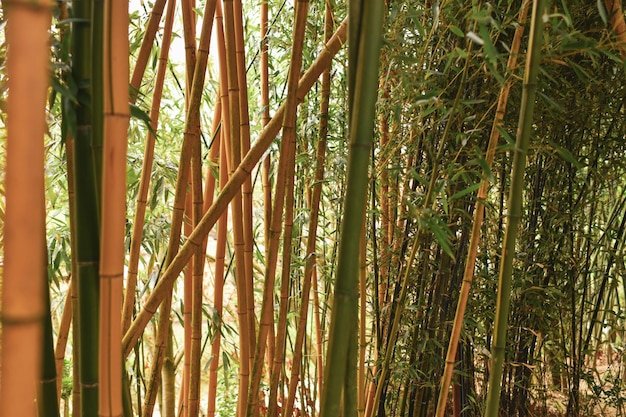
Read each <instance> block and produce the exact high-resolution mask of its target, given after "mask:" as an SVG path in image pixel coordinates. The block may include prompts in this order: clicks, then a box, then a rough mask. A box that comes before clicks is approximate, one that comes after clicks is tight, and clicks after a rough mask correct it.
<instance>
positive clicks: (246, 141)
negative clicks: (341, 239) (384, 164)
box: [233, 0, 256, 366]
mask: <svg viewBox="0 0 626 417" xmlns="http://www.w3.org/2000/svg"><path fill="white" fill-rule="evenodd" d="M233 6H234V12H235V55H236V57H237V78H238V84H239V133H240V142H241V157H242V158H243V157H244V156H245V155H246V154H247V153H248V151H249V150H250V114H249V113H250V112H249V110H248V81H247V77H246V55H245V47H244V33H243V10H242V5H241V0H235V1H234V2H233ZM241 193H242V198H243V207H242V216H243V219H242V220H243V253H244V260H245V265H246V270H245V274H246V275H245V277H246V281H245V283H246V292H247V294H246V300H247V307H246V308H247V318H248V333H249V334H250V335H251V337H250V338H249V344H250V350H249V357H248V360H249V362H250V366H252V362H253V361H254V346H255V337H254V335H255V334H256V326H255V323H256V320H255V314H254V286H253V272H252V271H253V266H252V264H253V249H254V237H253V234H254V230H253V225H252V176H251V175H249V176H248V178H246V180H245V181H244V183H243V186H242V189H241Z"/></svg>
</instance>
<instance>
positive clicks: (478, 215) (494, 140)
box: [436, 0, 530, 417]
mask: <svg viewBox="0 0 626 417" xmlns="http://www.w3.org/2000/svg"><path fill="white" fill-rule="evenodd" d="M529 5H530V1H529V0H525V1H524V4H523V5H522V8H521V10H520V14H519V19H518V21H519V26H518V27H517V28H516V29H515V35H514V36H513V42H512V44H511V53H510V55H509V59H508V62H507V68H508V69H509V70H510V71H513V70H514V69H515V67H516V65H517V56H518V52H519V47H520V43H521V41H522V35H523V33H524V25H525V23H526V16H527V14H528V8H529V7H528V6H529ZM512 84H513V77H509V78H508V79H507V81H506V83H505V84H504V85H503V86H502V88H501V89H500V94H499V97H498V104H497V108H496V115H495V118H494V120H493V124H492V126H491V134H490V136H489V144H488V146H487V153H486V162H487V166H488V167H489V168H491V166H492V164H493V159H494V157H495V153H496V146H497V145H498V140H499V138H500V130H499V128H500V127H501V126H502V121H503V119H504V115H505V112H506V105H507V103H508V97H509V91H510V89H511V85H512ZM488 188H489V179H488V178H484V179H483V180H482V181H481V185H480V189H479V190H478V195H477V199H476V203H475V206H474V218H473V221H472V231H471V237H470V243H469V249H468V253H467V261H466V262H465V269H464V271H463V282H462V284H461V291H460V295H459V300H458V304H457V309H456V313H455V316H454V324H453V326H452V332H451V333H452V334H451V336H450V342H449V344H448V351H447V354H446V365H445V368H444V372H443V375H442V377H441V384H440V388H439V399H438V402H437V410H436V415H437V417H443V415H444V413H445V407H446V402H447V399H448V388H449V387H450V381H451V380H452V373H453V371H454V363H455V361H456V356H457V355H456V352H457V347H458V345H459V338H460V336H461V329H462V327H463V317H464V316H465V308H466V306H467V300H468V299H469V294H470V286H471V284H472V280H473V277H474V267H475V265H476V257H477V255H478V243H479V240H480V231H481V229H482V225H483V219H484V215H485V204H484V201H485V199H486V198H487V190H488Z"/></svg>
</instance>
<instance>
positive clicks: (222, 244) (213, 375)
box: [207, 133, 228, 417]
mask: <svg viewBox="0 0 626 417" xmlns="http://www.w3.org/2000/svg"><path fill="white" fill-rule="evenodd" d="M218 135H220V136H221V133H219V134H218ZM223 142H225V141H223ZM225 146H226V144H225V143H224V144H222V146H221V147H222V150H221V152H220V160H221V161H220V188H222V187H223V186H224V185H225V184H226V179H227V178H228V166H227V162H226V148H225ZM227 228H228V210H225V211H224V214H222V217H220V220H219V223H218V226H217V245H216V248H215V274H214V277H215V282H214V284H213V307H214V308H215V312H216V316H217V317H218V319H219V320H220V322H221V320H222V310H223V300H224V269H225V268H224V266H225V258H226V231H227ZM220 327H221V326H217V327H216V328H215V329H214V332H215V333H214V334H215V336H214V339H213V343H211V362H210V365H209V398H208V405H207V417H215V400H216V394H217V368H218V365H219V357H220V342H221V340H222V338H221V333H220Z"/></svg>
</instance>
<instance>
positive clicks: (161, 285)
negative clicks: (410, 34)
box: [123, 20, 347, 355]
mask: <svg viewBox="0 0 626 417" xmlns="http://www.w3.org/2000/svg"><path fill="white" fill-rule="evenodd" d="M346 29H347V21H345V20H344V22H343V23H342V24H341V25H340V26H339V28H338V29H337V31H336V32H335V34H334V35H333V37H332V38H331V40H330V41H329V42H328V43H327V44H326V47H325V48H324V49H323V51H322V52H321V53H320V55H319V56H318V57H317V59H316V60H315V62H314V63H313V64H312V65H311V67H310V68H309V70H308V71H307V72H306V73H305V74H304V75H303V76H302V77H301V79H300V83H299V85H298V97H303V96H304V94H306V93H307V92H308V91H309V90H310V89H311V87H312V86H313V84H314V83H315V80H316V79H317V78H318V77H319V75H320V74H321V73H322V71H323V70H324V69H325V68H326V67H327V66H328V65H329V64H330V61H331V60H332V58H333V57H334V56H335V54H336V53H337V52H338V51H339V49H340V48H341V46H342V45H343V44H344V42H345V39H346ZM285 107H286V106H285V104H284V103H283V104H282V105H281V106H280V107H279V109H278V111H277V112H276V115H275V116H274V117H273V118H272V120H271V121H270V122H269V123H268V125H267V126H266V127H265V129H263V131H262V132H261V134H260V136H259V138H258V139H257V140H256V142H255V143H254V145H253V146H252V148H250V152H248V154H246V157H245V158H243V160H242V161H241V164H240V165H239V167H238V168H237V170H236V171H235V172H234V173H233V175H232V176H231V178H230V179H229V181H228V183H227V184H226V185H225V186H224V188H223V189H222V191H221V192H220V194H219V195H218V196H217V198H216V200H215V201H214V202H213V205H212V206H211V208H209V210H208V211H207V212H206V213H205V214H204V216H203V217H202V220H201V221H200V223H199V224H198V226H197V227H196V228H195V229H194V231H193V233H192V234H191V235H190V236H189V237H188V239H187V241H186V242H185V244H184V245H183V247H182V248H181V250H180V251H179V252H178V254H177V255H176V256H175V257H174V259H173V261H172V263H170V264H169V266H168V267H167V268H166V270H165V271H164V272H163V274H162V276H161V279H160V280H159V282H158V284H157V285H156V287H155V288H154V290H153V291H152V293H151V294H150V296H149V297H148V299H147V300H146V303H145V304H144V306H143V308H142V310H141V312H140V313H139V314H138V315H137V317H136V318H135V320H134V321H133V323H132V325H131V326H130V328H129V329H128V331H127V332H126V335H125V336H124V341H123V346H124V353H125V355H128V354H129V353H130V350H132V348H133V346H134V344H135V343H136V342H137V339H138V338H139V335H140V334H141V332H142V331H143V329H144V328H145V326H146V324H147V323H148V321H149V320H150V318H151V317H152V316H153V315H154V312H155V311H156V308H158V306H159V304H160V303H161V302H162V301H163V299H164V298H165V296H166V294H167V293H168V292H169V291H170V290H171V288H172V285H173V283H174V281H175V279H176V278H177V277H178V274H179V273H180V271H181V270H182V268H183V267H184V266H185V265H186V263H187V261H188V260H189V259H190V258H191V256H192V252H193V248H195V247H196V246H198V245H201V244H202V241H203V240H204V238H205V237H206V235H207V234H208V233H209V231H210V230H211V228H212V227H213V226H214V225H215V223H216V222H217V220H218V219H219V217H220V216H221V214H222V212H223V211H224V210H225V208H226V207H227V206H228V204H229V202H230V201H231V200H232V198H233V197H234V196H235V194H236V193H237V190H238V189H239V187H240V186H241V184H242V183H243V181H244V180H245V177H246V175H247V174H249V173H250V172H251V170H252V169H253V167H254V166H255V165H256V164H257V163H258V161H259V160H260V159H261V156H263V154H264V153H265V151H266V149H267V148H268V146H269V145H270V144H271V142H272V140H273V139H274V138H275V137H276V134H277V133H278V131H279V130H280V120H281V118H282V117H283V114H284V112H285Z"/></svg>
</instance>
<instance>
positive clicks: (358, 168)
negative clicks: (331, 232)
mask: <svg viewBox="0 0 626 417" xmlns="http://www.w3.org/2000/svg"><path fill="white" fill-rule="evenodd" d="M383 6H384V3H383V2H381V1H374V2H363V3H362V6H361V7H362V9H361V18H360V19H358V20H354V18H353V17H352V16H351V17H350V25H351V27H355V26H356V27H359V29H360V30H359V32H358V37H359V49H358V60H357V62H349V63H348V65H349V67H355V68H356V77H355V84H354V89H353V91H354V99H353V100H352V102H353V110H354V112H353V113H352V114H351V116H350V119H349V120H350V150H349V154H348V172H347V183H346V184H347V185H346V196H345V203H344V204H345V205H344V213H346V214H347V215H346V216H344V218H343V220H342V224H341V238H340V239H341V240H340V242H339V252H338V261H337V278H336V282H335V290H334V298H333V306H332V315H331V321H330V333H329V335H330V339H329V344H328V354H327V358H328V359H327V362H326V369H325V371H324V374H325V375H324V378H325V380H324V389H323V391H322V403H321V410H320V416H321V417H332V416H337V415H339V414H340V402H341V394H342V392H343V391H344V384H345V383H346V381H347V380H348V378H347V374H348V371H347V370H346V363H348V362H349V360H348V351H349V350H350V345H351V343H356V338H354V341H353V342H351V341H350V338H351V337H352V336H353V335H354V336H356V328H357V323H356V321H357V314H358V304H357V301H358V288H357V283H358V275H359V270H358V268H359V252H360V248H359V245H360V239H359V237H360V234H361V231H362V221H363V215H364V210H365V205H366V203H367V201H366V200H367V182H368V175H367V172H368V167H369V159H370V148H371V146H372V136H373V135H372V132H373V128H374V113H375V105H376V98H377V95H378V62H379V57H380V43H381V27H382V20H383ZM354 351H355V352H356V349H355V350H354ZM354 356H355V357H356V355H354ZM355 381H356V378H355ZM353 388H354V390H355V392H354V393H352V396H353V397H354V398H355V399H356V383H355V384H354V386H353ZM343 394H344V397H346V396H350V393H348V392H343ZM350 411H352V410H350ZM344 415H346V417H351V415H356V401H355V407H354V411H353V413H351V414H350V415H347V414H344Z"/></svg>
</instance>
